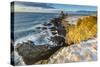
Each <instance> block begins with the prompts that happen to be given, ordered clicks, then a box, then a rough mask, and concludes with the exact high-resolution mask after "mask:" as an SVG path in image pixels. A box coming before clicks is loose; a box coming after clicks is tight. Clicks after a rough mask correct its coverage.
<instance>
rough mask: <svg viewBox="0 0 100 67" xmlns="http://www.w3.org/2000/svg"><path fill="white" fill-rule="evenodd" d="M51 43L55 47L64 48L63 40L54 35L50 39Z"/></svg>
mask: <svg viewBox="0 0 100 67" xmlns="http://www.w3.org/2000/svg"><path fill="white" fill-rule="evenodd" d="M51 41H52V42H54V43H55V44H56V46H65V45H66V43H65V39H64V37H62V36H59V35H56V36H52V37H51Z"/></svg>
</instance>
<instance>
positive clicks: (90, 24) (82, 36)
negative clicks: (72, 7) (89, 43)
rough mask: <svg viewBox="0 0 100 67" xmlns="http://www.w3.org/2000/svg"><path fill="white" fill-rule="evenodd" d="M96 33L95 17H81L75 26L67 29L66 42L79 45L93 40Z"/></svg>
mask: <svg viewBox="0 0 100 67" xmlns="http://www.w3.org/2000/svg"><path fill="white" fill-rule="evenodd" d="M96 33H97V17H96V16H84V17H81V18H80V19H79V20H78V21H77V24H76V25H75V26H73V27H70V26H69V28H68V33H67V34H66V38H65V39H66V42H67V43H68V44H72V43H80V42H81V41H84V40H88V39H89V38H93V37H95V36H96Z"/></svg>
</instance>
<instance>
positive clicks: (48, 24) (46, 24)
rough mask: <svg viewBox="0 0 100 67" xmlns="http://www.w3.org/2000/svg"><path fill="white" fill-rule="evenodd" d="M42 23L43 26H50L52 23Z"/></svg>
mask: <svg viewBox="0 0 100 67" xmlns="http://www.w3.org/2000/svg"><path fill="white" fill-rule="evenodd" d="M43 25H44V26H51V25H52V24H51V23H44V24H43Z"/></svg>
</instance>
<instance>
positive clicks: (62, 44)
mask: <svg viewBox="0 0 100 67" xmlns="http://www.w3.org/2000/svg"><path fill="white" fill-rule="evenodd" d="M24 15H25V14H24ZM32 15H33V16H32ZM35 15H36V16H35ZM17 16H19V17H15V19H18V18H19V19H22V18H24V19H25V18H27V16H28V15H26V16H23V15H22V14H21V15H20V14H17ZM20 17H21V18H20ZM33 17H34V19H33ZM35 17H36V18H35ZM38 17H41V18H38ZM42 17H43V18H42ZM47 17H48V18H47ZM82 17H83V18H84V17H89V19H91V17H93V18H94V19H95V18H96V16H94V15H90V14H88V15H87V14H86V15H84V16H83V15H81V14H80V15H73V16H72V15H70V14H67V13H63V11H62V12H61V13H60V14H54V13H53V14H47V13H45V14H38V15H37V14H32V13H31V14H30V15H29V21H27V20H26V21H25V20H23V19H22V20H21V21H20V23H18V22H19V21H16V22H15V32H14V33H15V39H14V40H15V43H14V45H13V46H14V48H15V50H14V51H15V53H16V52H17V53H18V55H19V59H15V63H14V64H15V65H25V64H26V65H31V64H46V63H62V62H64V63H65V62H72V60H71V59H70V60H68V58H67V59H66V58H65V59H66V60H67V61H66V60H65V61H62V60H61V61H60V60H58V61H60V62H58V61H56V60H55V59H54V60H53V58H51V57H53V56H54V57H56V56H57V55H56V56H55V54H57V53H59V52H60V51H62V49H63V51H67V50H68V49H69V47H70V48H71V49H72V47H73V46H72V47H71V46H70V45H77V44H79V43H77V42H74V43H68V42H70V41H69V40H70V38H69V39H68V36H70V35H68V36H67V34H68V32H69V29H71V27H74V26H75V25H77V22H78V21H79V19H80V18H82ZM44 20H45V21H44ZM89 21H91V20H89ZM17 23H18V24H17ZM84 23H85V22H84ZM22 25H23V26H22ZM24 27H25V28H27V29H25V28H24ZM17 28H19V29H17ZM20 28H21V29H20ZM21 32H22V33H21ZM17 34H18V35H17ZM19 35H20V36H19ZM73 35H76V34H73ZM94 35H95V36H94ZM23 37H24V38H23ZM86 37H87V36H86ZM89 39H90V41H91V39H94V40H95V45H92V46H91V47H89V48H92V47H93V48H94V47H95V48H97V47H96V43H97V42H96V33H94V34H93V38H91V37H88V38H87V39H83V40H80V43H81V42H84V41H89ZM73 41H74V40H73ZM83 44H88V42H86V43H83ZM90 44H92V41H91V43H90ZM76 47H77V50H79V49H78V48H79V47H80V46H76ZM65 48H66V49H65ZM80 48H81V49H82V50H83V49H84V48H82V47H80ZM86 50H87V49H86ZM83 51H84V50H83ZM94 51H95V52H92V53H91V55H93V56H95V57H96V50H94ZM60 53H62V52H60ZM65 53H66V52H65ZM69 53H70V52H69ZM75 53H77V52H75ZM83 54H84V52H83ZM59 56H60V55H59ZM65 57H66V56H65ZM79 57H80V56H79ZM50 58H51V59H50ZM63 58H64V57H63ZM56 59H60V58H56ZM49 60H50V61H49ZM88 60H90V59H88V58H87V59H85V60H83V61H88ZM92 60H96V59H93V58H92V57H91V61H92ZM16 61H18V63H17V62H16ZM53 61H55V62H53ZM73 61H76V62H78V61H82V60H76V59H74V60H73ZM22 62H23V63H22Z"/></svg>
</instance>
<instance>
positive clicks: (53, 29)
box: [49, 27, 57, 31]
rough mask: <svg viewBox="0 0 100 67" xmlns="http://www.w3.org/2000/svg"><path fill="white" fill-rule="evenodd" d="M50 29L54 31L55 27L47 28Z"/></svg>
mask: <svg viewBox="0 0 100 67" xmlns="http://www.w3.org/2000/svg"><path fill="white" fill-rule="evenodd" d="M49 29H50V30H51V31H56V30H57V29H56V27H51V28H49Z"/></svg>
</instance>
